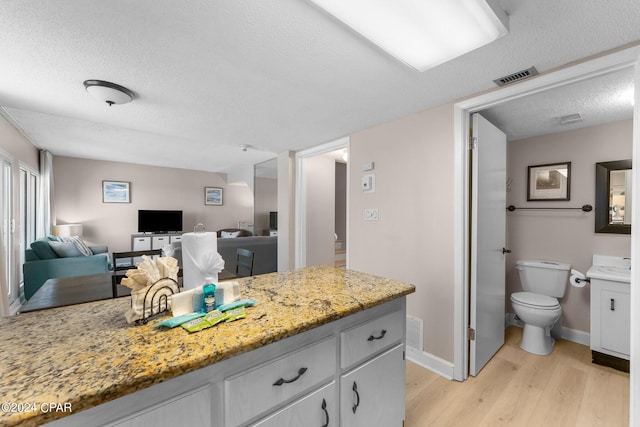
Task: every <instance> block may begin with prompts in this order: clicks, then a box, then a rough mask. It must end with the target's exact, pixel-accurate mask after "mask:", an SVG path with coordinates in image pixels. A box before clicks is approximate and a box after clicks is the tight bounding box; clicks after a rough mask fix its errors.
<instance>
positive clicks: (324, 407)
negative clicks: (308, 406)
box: [322, 399, 329, 427]
mask: <svg viewBox="0 0 640 427" xmlns="http://www.w3.org/2000/svg"><path fill="white" fill-rule="evenodd" d="M322 410H323V411H324V416H325V417H326V420H327V422H326V423H324V424H322V427H329V411H327V401H326V400H324V399H322Z"/></svg>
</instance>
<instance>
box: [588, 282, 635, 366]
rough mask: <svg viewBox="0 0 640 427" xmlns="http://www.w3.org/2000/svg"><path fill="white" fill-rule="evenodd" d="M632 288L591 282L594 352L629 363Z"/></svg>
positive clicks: (616, 284) (625, 285) (610, 283)
mask: <svg viewBox="0 0 640 427" xmlns="http://www.w3.org/2000/svg"><path fill="white" fill-rule="evenodd" d="M630 308H631V305H630V285H629V284H628V283H623V282H614V281H609V280H601V279H594V278H592V279H591V349H592V350H594V351H597V352H600V353H604V354H608V355H611V356H616V357H619V358H623V359H626V360H629V353H630V341H631V332H630V322H631V313H630Z"/></svg>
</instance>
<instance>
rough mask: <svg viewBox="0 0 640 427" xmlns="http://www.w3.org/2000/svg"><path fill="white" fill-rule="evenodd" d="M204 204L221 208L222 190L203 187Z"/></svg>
mask: <svg viewBox="0 0 640 427" xmlns="http://www.w3.org/2000/svg"><path fill="white" fill-rule="evenodd" d="M204 204H205V205H213V206H222V188H219V187H204Z"/></svg>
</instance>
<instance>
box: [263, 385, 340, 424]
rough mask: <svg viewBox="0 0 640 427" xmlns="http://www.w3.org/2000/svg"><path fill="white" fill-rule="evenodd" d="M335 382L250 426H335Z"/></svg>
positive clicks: (336, 420)
mask: <svg viewBox="0 0 640 427" xmlns="http://www.w3.org/2000/svg"><path fill="white" fill-rule="evenodd" d="M335 389H336V385H335V382H331V384H329V385H327V386H325V387H322V388H321V389H320V390H318V391H315V392H313V393H311V394H309V395H307V396H305V397H303V398H302V399H300V400H298V401H296V402H294V403H293V404H291V405H289V406H287V407H286V408H284V409H282V410H281V411H278V412H276V413H275V414H273V415H270V416H269V417H267V418H264V419H262V420H260V421H258V422H257V423H255V424H251V427H282V426H337V425H338V411H337V410H336V409H337V408H336V401H335V400H336V390H335Z"/></svg>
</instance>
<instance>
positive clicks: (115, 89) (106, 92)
mask: <svg viewBox="0 0 640 427" xmlns="http://www.w3.org/2000/svg"><path fill="white" fill-rule="evenodd" d="M84 87H85V88H86V89H87V92H89V93H90V94H91V95H93V96H94V97H95V98H97V99H99V100H100V101H102V102H105V103H107V104H108V105H109V106H112V105H113V104H126V103H127V102H131V101H132V100H133V98H134V96H135V95H134V93H133V92H132V91H130V90H129V89H127V88H126V87H124V86H120V85H117V84H115V83H111V82H106V81H104V80H85V81H84Z"/></svg>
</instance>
